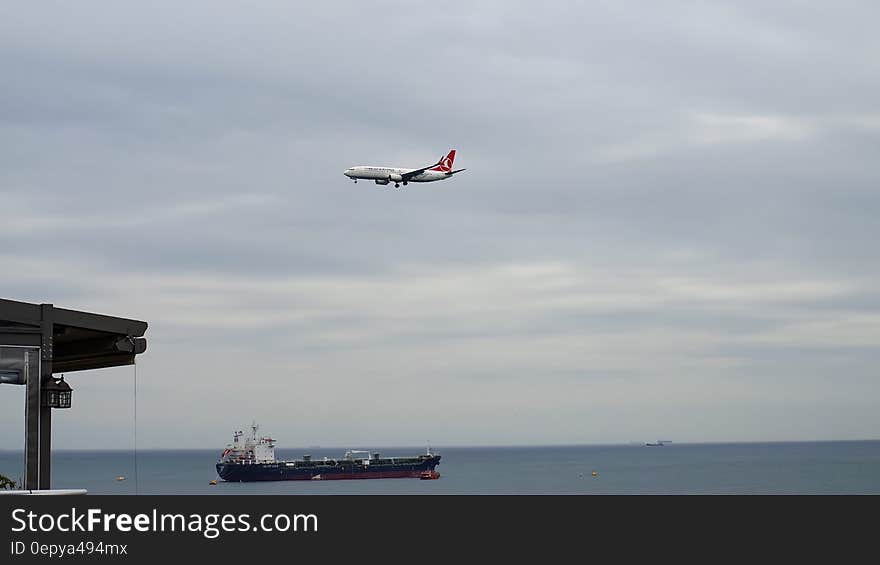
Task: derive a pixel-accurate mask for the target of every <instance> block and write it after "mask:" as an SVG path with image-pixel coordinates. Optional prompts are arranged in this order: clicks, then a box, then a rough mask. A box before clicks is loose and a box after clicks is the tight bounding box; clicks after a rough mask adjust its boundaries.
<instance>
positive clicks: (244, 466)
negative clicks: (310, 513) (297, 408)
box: [217, 424, 440, 482]
mask: <svg viewBox="0 0 880 565" xmlns="http://www.w3.org/2000/svg"><path fill="white" fill-rule="evenodd" d="M258 429H259V426H257V425H256V424H253V425H252V426H251V435H250V437H244V435H243V433H242V432H241V431H237V432H235V433H233V434H232V443H230V444H228V445H227V446H226V449H225V450H223V453H221V454H220V458H219V459H218V460H217V475H218V476H219V477H220V478H221V479H223V480H224V481H229V482H252V481H321V480H340V479H402V478H414V479H422V480H432V479H438V478H440V473H438V472H437V471H435V470H434V468H435V467H436V466H437V465H438V464H439V463H440V455H438V454H436V453H432V452H431V448H430V447H429V448H428V450H427V452H426V453H424V454H422V455H416V456H413V457H382V456H380V454H378V453H371V452H369V451H360V450H351V451H346V452H345V455H343V456H342V458H340V459H333V458H329V457H324V458H323V459H312V458H311V456H309V455H304V456H303V458H302V459H297V460H292V461H279V460H277V459H276V458H275V443H276V442H275V440H274V439H272V438H270V437H263V436H260V437H258V436H257V430H258Z"/></svg>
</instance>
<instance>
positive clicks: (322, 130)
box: [0, 0, 880, 449]
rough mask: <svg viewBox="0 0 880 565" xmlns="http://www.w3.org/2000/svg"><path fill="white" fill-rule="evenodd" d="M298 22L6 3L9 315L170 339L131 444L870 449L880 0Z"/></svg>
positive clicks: (346, 7)
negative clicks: (373, 174) (380, 173)
mask: <svg viewBox="0 0 880 565" xmlns="http://www.w3.org/2000/svg"><path fill="white" fill-rule="evenodd" d="M303 6H304V5H302V4H296V3H289V2H277V3H273V2H260V3H244V2H241V3H238V2H236V3H232V2H229V3H217V2H212V1H207V0H205V1H185V2H180V1H174V2H149V3H136V4H131V3H120V2H115V1H105V2H87V3H82V2H76V3H71V2H60V1H59V2H39V3H26V2H17V3H12V2H7V3H4V4H2V5H0V77H2V82H0V205H2V210H3V214H2V222H0V243H2V245H0V260H2V264H3V277H2V282H0V297H3V298H10V299H14V300H23V301H30V302H51V303H54V304H55V305H56V306H61V307H66V308H75V309H82V310H87V311H94V312H100V313H107V314H113V315H119V316H125V317H131V318H136V319H141V320H146V321H148V322H149V324H150V326H149V329H148V330H147V334H146V337H147V339H148V349H147V352H146V353H145V354H143V355H141V356H139V360H138V366H137V381H138V421H137V429H138V445H139V447H142V448H148V447H207V448H222V447H223V446H224V445H225V444H226V442H227V441H229V440H230V438H231V432H232V431H233V430H236V429H242V428H244V427H245V426H247V425H248V424H249V423H250V422H251V421H252V420H254V419H255V420H257V422H258V423H260V424H262V427H263V430H264V431H266V432H269V433H271V434H272V435H273V437H276V438H277V439H278V441H279V445H280V446H281V447H285V446H287V447H293V446H309V445H322V446H339V447H378V446H389V445H411V446H418V445H424V444H425V443H426V442H427V441H430V442H431V443H432V445H438V446H442V445H496V444H499V445H509V444H544V443H554V444H559V443H619V442H622V443H625V442H629V441H639V442H641V441H646V440H656V439H658V438H662V439H670V440H673V441H681V442H686V441H697V442H702V441H751V440H758V441H760V440H812V439H863V438H878V437H880V380H878V376H880V375H878V366H880V364H878V361H880V261H878V259H880V252H878V243H877V241H878V239H880V226H878V220H877V217H878V214H880V190H878V182H880V158H878V155H880V57H878V53H880V35H878V34H877V33H876V24H877V21H880V7H878V4H877V3H876V2H835V3H816V2H806V1H803V2H801V1H779V2H771V3H768V2H763V1H743V0H737V1H731V2H691V1H681V2H674V1H670V2H662V3H655V2H621V1H617V0H616V1H613V2H611V1H609V2H599V1H594V2H578V3H574V2H572V3H568V2H550V3H543V4H540V6H539V5H538V4H536V3H535V2H511V1H503V2H502V1H498V2H490V1H485V2H456V1H446V2H440V3H438V2H430V3H428V2H413V1H405V2H403V1H402V2H321V3H315V4H309V5H308V7H307V8H304V7H303ZM450 148H455V149H457V150H458V154H457V157H456V162H455V165H456V167H457V168H458V167H466V168H467V171H466V172H464V173H462V174H460V175H456V177H455V178H454V179H452V180H449V181H446V182H442V183H433V184H415V185H410V186H408V187H407V188H406V189H405V190H402V191H399V192H395V191H394V190H393V188H392V189H389V188H388V187H380V186H377V185H375V184H372V183H368V182H364V181H362V182H359V183H357V184H354V183H352V182H351V181H350V180H348V179H347V178H345V177H344V176H343V175H342V171H343V170H344V169H346V168H347V167H350V166H353V165H362V164H373V165H392V166H410V167H418V166H423V165H426V164H429V163H431V162H434V161H436V160H437V159H438V158H439V157H440V156H441V155H443V154H445V153H446V152H447V151H448V150H449V149H450ZM67 380H68V381H69V382H70V384H71V385H72V386H73V388H74V394H73V408H72V409H71V410H67V411H55V413H54V414H55V415H54V418H53V424H54V439H55V443H54V445H55V446H56V447H61V446H64V447H77V448H86V447H89V448H129V447H130V446H131V445H132V442H133V433H132V432H133V429H134V423H133V418H132V407H133V393H134V387H133V382H134V369H133V368H132V367H126V368H117V369H104V370H98V371H91V372H83V373H74V374H70V375H68V377H67ZM23 403H24V388H23V387H13V386H8V385H6V386H3V387H0V424H2V426H3V429H4V430H7V431H8V432H7V433H6V434H5V435H4V436H2V437H0V448H9V449H19V448H20V447H21V446H22V445H23V434H24V431H23V426H24V424H23V420H24V411H23Z"/></svg>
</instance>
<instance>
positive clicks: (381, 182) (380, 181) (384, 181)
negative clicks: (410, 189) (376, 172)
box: [376, 179, 388, 184]
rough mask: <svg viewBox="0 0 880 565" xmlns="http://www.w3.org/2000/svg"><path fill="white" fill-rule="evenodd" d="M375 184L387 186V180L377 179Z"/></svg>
mask: <svg viewBox="0 0 880 565" xmlns="http://www.w3.org/2000/svg"><path fill="white" fill-rule="evenodd" d="M376 184H388V179H377V180H376Z"/></svg>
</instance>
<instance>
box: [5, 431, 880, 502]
mask: <svg viewBox="0 0 880 565" xmlns="http://www.w3.org/2000/svg"><path fill="white" fill-rule="evenodd" d="M343 451H344V450H341V449H314V448H313V449H308V450H304V449H278V450H277V453H278V457H279V458H284V459H291V458H299V457H300V456H302V454H303V453H310V454H311V455H312V457H313V458H315V459H319V458H322V457H324V456H328V457H340V456H341V455H342V453H343ZM376 451H379V452H381V453H382V455H389V456H394V455H412V454H416V453H420V452H422V449H420V448H385V449H377V450H376ZM435 451H437V452H439V453H440V454H441V455H442V456H443V459H442V460H441V462H440V465H439V466H438V467H437V470H438V471H440V475H441V478H440V480H437V481H420V480H417V479H387V480H361V481H302V482H300V481H279V482H271V483H223V482H222V481H220V482H218V484H217V485H216V486H210V485H209V484H208V483H209V481H210V480H211V479H215V478H216V473H215V471H214V462H215V460H216V458H217V456H218V454H219V452H218V450H191V451H190V450H174V451H141V452H139V453H138V481H137V490H138V492H140V493H142V494H880V441H851V442H850V441H846V442H798V443H727V444H675V443H672V444H668V445H665V446H663V447H646V446H642V445H614V446H565V447H555V446H554V447H479V448H478V447H470V448H446V449H443V448H437V449H435ZM592 471H596V472H597V476H596V477H593V476H592V474H591V473H592ZM0 473H2V474H4V475H7V476H9V477H11V478H13V479H18V478H19V477H20V476H21V474H22V454H21V453H20V452H13V451H0ZM120 475H122V476H127V477H128V480H126V481H123V482H117V481H116V480H115V477H117V476H120ZM52 476H53V485H52V486H53V487H54V488H85V489H87V490H88V491H89V493H92V494H134V493H135V480H134V477H135V472H134V459H133V455H132V453H131V452H126V451H57V452H55V453H54V455H53V469H52Z"/></svg>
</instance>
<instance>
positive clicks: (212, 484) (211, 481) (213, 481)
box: [208, 479, 217, 486]
mask: <svg viewBox="0 0 880 565" xmlns="http://www.w3.org/2000/svg"><path fill="white" fill-rule="evenodd" d="M208 484H209V485H211V486H214V485H216V484H217V481H216V479H211V480H210V481H209V482H208Z"/></svg>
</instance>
